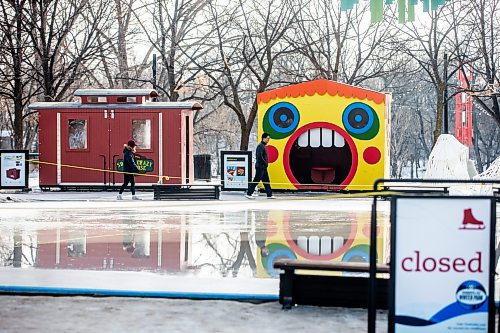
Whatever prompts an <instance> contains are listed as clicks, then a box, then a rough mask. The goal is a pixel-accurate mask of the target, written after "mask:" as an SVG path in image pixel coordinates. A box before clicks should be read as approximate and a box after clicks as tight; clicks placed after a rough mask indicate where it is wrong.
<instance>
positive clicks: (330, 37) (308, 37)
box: [290, 0, 401, 85]
mask: <svg viewBox="0 0 500 333" xmlns="http://www.w3.org/2000/svg"><path fill="white" fill-rule="evenodd" d="M296 8H298V12H297V15H298V17H299V22H300V24H297V25H296V26H295V27H296V33H295V34H294V35H293V37H292V39H291V40H290V43H293V44H294V45H295V46H296V47H297V51H298V53H299V54H301V55H303V56H304V57H305V58H307V59H308V60H309V63H310V64H309V66H308V67H306V70H302V72H303V73H304V77H305V78H306V79H313V78H316V77H322V78H325V79H328V80H334V81H337V80H340V81H343V82H345V83H348V84H355V85H359V84H362V83H363V82H365V81H367V80H369V79H373V78H378V77H380V76H382V75H385V74H387V73H390V72H393V71H395V70H397V68H398V67H399V66H400V65H401V63H400V62H397V61H393V58H394V57H395V55H396V52H397V51H396V50H393V49H391V48H388V47H384V44H385V43H386V41H389V40H391V39H392V38H393V37H394V33H395V30H394V29H391V27H390V25H389V24H388V22H387V21H383V22H380V23H377V24H371V25H368V24H366V20H368V17H369V15H370V13H369V5H368V4H364V3H360V4H359V5H357V6H355V7H354V9H352V10H348V11H342V10H341V9H340V1H336V2H332V1H328V0H306V1H303V2H302V3H301V4H300V6H297V7H296Z"/></svg>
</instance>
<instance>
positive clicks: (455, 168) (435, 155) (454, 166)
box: [424, 134, 471, 179]
mask: <svg viewBox="0 0 500 333" xmlns="http://www.w3.org/2000/svg"><path fill="white" fill-rule="evenodd" d="M468 162H469V148H467V147H466V146H464V145H463V144H461V143H460V142H459V141H458V140H457V139H456V138H455V137H454V136H453V135H451V134H441V135H440V136H439V138H438V140H437V142H436V145H435V146H434V148H433V149H432V152H431V154H430V156H429V161H428V162H427V170H426V172H425V175H424V179H470V178H471V177H470V175H469V170H468Z"/></svg>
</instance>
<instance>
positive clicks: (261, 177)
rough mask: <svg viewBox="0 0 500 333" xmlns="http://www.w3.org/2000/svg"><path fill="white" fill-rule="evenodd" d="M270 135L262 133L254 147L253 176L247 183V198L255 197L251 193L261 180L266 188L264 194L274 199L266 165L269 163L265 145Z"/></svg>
mask: <svg viewBox="0 0 500 333" xmlns="http://www.w3.org/2000/svg"><path fill="white" fill-rule="evenodd" d="M269 139H270V136H269V134H268V133H263V134H262V141H261V142H260V143H259V144H258V145H257V148H256V149H255V177H254V178H253V182H251V183H250V184H248V190H247V193H246V194H245V197H246V198H247V199H255V197H253V196H252V193H253V192H254V191H255V187H256V186H257V184H258V183H259V182H260V181H262V183H263V184H264V188H265V189H266V194H267V198H268V199H275V197H274V196H273V190H272V189H271V183H270V180H269V174H268V173H267V166H268V164H269V162H268V161H269V159H268V157H267V150H266V145H267V144H268V143H269Z"/></svg>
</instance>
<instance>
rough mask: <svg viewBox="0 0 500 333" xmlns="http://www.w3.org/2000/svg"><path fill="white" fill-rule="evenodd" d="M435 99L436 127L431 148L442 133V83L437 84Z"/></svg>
mask: <svg viewBox="0 0 500 333" xmlns="http://www.w3.org/2000/svg"><path fill="white" fill-rule="evenodd" d="M436 93H437V99H436V127H434V138H433V142H432V147H433V148H434V145H435V144H436V142H437V139H438V137H439V136H440V135H441V133H442V132H443V112H444V104H443V94H444V83H443V82H439V83H438V86H437V89H436Z"/></svg>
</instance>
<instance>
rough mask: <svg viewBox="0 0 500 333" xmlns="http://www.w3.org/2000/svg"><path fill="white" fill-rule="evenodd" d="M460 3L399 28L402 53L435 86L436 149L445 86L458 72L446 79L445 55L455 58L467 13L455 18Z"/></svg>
mask: <svg viewBox="0 0 500 333" xmlns="http://www.w3.org/2000/svg"><path fill="white" fill-rule="evenodd" d="M457 1H461V0H454V1H450V2H449V3H448V5H446V6H442V7H440V8H439V9H438V10H436V11H433V12H431V13H429V15H428V16H425V15H424V16H423V18H422V20H421V21H418V22H416V23H408V24H406V25H397V26H396V27H397V29H398V31H399V33H398V35H399V36H400V37H399V43H398V49H399V50H400V52H402V53H404V54H407V55H408V56H410V57H411V58H412V59H413V61H415V62H416V63H417V64H418V66H419V67H420V68H421V70H422V72H423V73H425V75H424V76H423V77H422V79H424V80H426V81H428V82H429V83H431V84H432V85H433V86H434V93H435V114H436V122H435V126H434V131H433V145H434V143H435V142H436V140H437V138H438V136H439V135H440V134H441V133H442V127H443V121H444V120H443V113H444V92H445V85H446V82H447V80H448V79H449V77H450V76H452V75H453V74H454V73H455V72H456V70H455V71H450V72H449V73H448V75H447V77H445V71H444V67H445V65H446V64H444V62H443V60H444V55H445V53H447V52H449V58H450V59H452V58H455V57H456V52H455V49H454V47H453V45H454V43H453V40H454V35H453V33H454V29H455V28H456V25H460V24H462V23H463V20H464V17H465V16H466V14H467V13H465V12H463V13H461V16H457V15H452V14H453V13H456V12H454V11H452V10H450V8H452V6H453V3H455V2H457Z"/></svg>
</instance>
